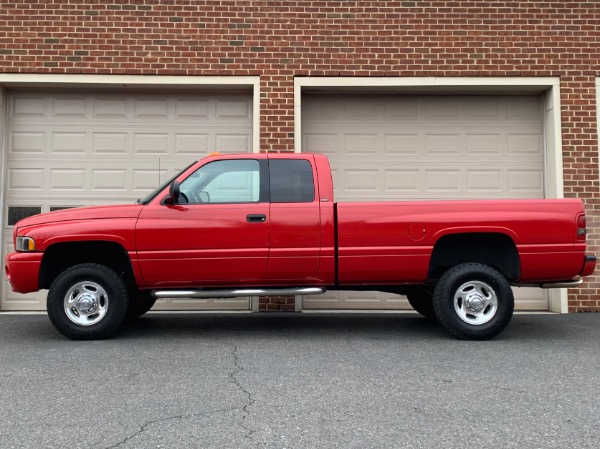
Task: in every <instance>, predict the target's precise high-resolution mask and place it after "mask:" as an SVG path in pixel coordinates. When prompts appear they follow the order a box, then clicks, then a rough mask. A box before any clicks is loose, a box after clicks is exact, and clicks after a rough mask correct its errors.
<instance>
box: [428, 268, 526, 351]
mask: <svg viewBox="0 0 600 449" xmlns="http://www.w3.org/2000/svg"><path fill="white" fill-rule="evenodd" d="M433 309H434V312H435V315H436V317H437V319H438V321H439V322H440V324H441V325H442V326H444V327H445V328H446V329H447V330H448V331H449V332H450V333H451V334H452V335H454V336H455V337H457V338H460V339H463V340H487V339H490V338H492V337H495V336H496V335H498V334H499V333H500V332H502V330H504V328H505V327H506V326H507V325H508V323H509V322H510V319H511V318H512V314H513V309H514V297H513V293H512V289H511V288H510V284H509V283H508V281H507V280H506V278H505V277H504V276H503V275H502V273H500V272H499V271H498V270H496V269H494V268H492V267H490V266H487V265H483V264H478V263H465V264H461V265H457V266H455V267H453V268H451V269H450V270H448V271H447V272H446V273H444V274H443V275H442V277H441V278H440V279H439V281H438V283H437V285H436V287H435V290H434V292H433Z"/></svg>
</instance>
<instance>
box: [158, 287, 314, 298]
mask: <svg viewBox="0 0 600 449" xmlns="http://www.w3.org/2000/svg"><path fill="white" fill-rule="evenodd" d="M325 291H326V289H325V288H323V287H301V288H243V289H232V290H154V291H153V292H152V296H153V297H155V298H157V299H161V298H238V297H240V296H293V295H321V294H323V293H325Z"/></svg>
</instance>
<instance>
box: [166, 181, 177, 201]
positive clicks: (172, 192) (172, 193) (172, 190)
mask: <svg viewBox="0 0 600 449" xmlns="http://www.w3.org/2000/svg"><path fill="white" fill-rule="evenodd" d="M179 185H180V184H179V181H173V182H172V183H171V185H170V186H169V196H168V197H166V198H165V204H177V203H179V194H180V190H179Z"/></svg>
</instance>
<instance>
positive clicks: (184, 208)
mask: <svg viewBox="0 0 600 449" xmlns="http://www.w3.org/2000/svg"><path fill="white" fill-rule="evenodd" d="M230 159H256V160H259V161H265V160H274V159H301V160H306V161H309V162H310V164H311V166H312V170H313V177H314V180H315V197H314V201H312V202H304V203H270V202H269V201H262V202H254V203H242V204H180V205H168V204H165V202H164V200H165V198H166V197H167V196H168V191H169V189H168V187H167V188H165V189H164V190H163V191H162V192H160V193H159V194H158V195H157V196H156V197H155V198H154V199H152V200H151V201H150V202H149V203H147V204H145V205H141V204H136V205H129V206H106V207H93V208H82V209H72V210H64V211H59V212H52V213H48V214H41V215H37V216H33V217H30V218H27V219H25V220H22V221H20V222H19V223H17V225H16V226H15V231H14V234H15V238H16V237H17V236H27V237H31V238H33V239H34V241H35V244H36V252H33V253H24V252H15V253H11V254H9V255H8V256H7V258H6V266H5V270H6V272H7V275H8V278H9V281H10V283H11V285H12V288H13V290H14V291H16V292H21V293H27V292H32V291H37V290H38V289H39V275H40V273H39V272H40V265H41V262H42V258H43V255H44V251H45V250H46V249H47V248H49V247H50V246H52V245H55V244H60V243H64V242H80V241H94V242H112V243H114V244H118V245H121V246H122V248H123V249H124V250H125V252H126V254H127V255H128V256H129V258H130V260H131V264H132V271H133V274H134V277H135V280H136V283H137V285H138V287H140V288H142V289H152V288H159V287H160V288H161V289H164V288H177V287H183V286H187V287H238V286H263V287H267V286H302V285H313V286H326V287H328V288H332V289H335V288H344V287H348V286H361V287H362V286H384V285H401V284H419V283H423V282H425V280H426V279H427V276H428V272H429V269H430V262H431V257H432V252H433V250H434V247H435V245H436V244H437V243H438V242H439V240H440V238H442V237H444V236H449V235H460V234H474V233H475V234H481V233H488V234H494V235H497V234H502V235H505V236H507V237H508V238H510V240H512V242H514V245H515V246H516V248H517V251H518V257H519V262H520V273H519V278H518V282H521V283H542V282H554V281H568V280H571V279H573V278H576V277H577V276H585V275H589V274H591V273H592V272H593V270H594V268H595V261H592V260H587V261H586V254H585V249H586V247H585V236H582V235H578V232H577V231H578V220H580V222H579V223H580V227H581V223H583V222H584V220H583V218H579V217H581V216H582V215H583V214H584V208H583V204H582V203H581V201H579V200H576V199H560V200H490V201H430V202H372V203H338V204H335V203H334V201H333V184H332V180H331V171H330V168H329V163H328V161H327V159H326V158H325V156H322V155H312V154H247V155H231V156H213V157H209V158H206V159H203V160H201V161H199V162H198V163H196V164H195V165H193V166H192V167H190V168H189V169H187V170H186V171H184V172H183V173H181V174H180V175H179V176H178V177H177V180H178V181H183V180H185V179H186V178H188V176H190V174H191V173H193V172H194V171H195V170H197V169H198V168H199V167H201V166H202V165H203V164H206V163H208V162H214V161H217V160H230ZM250 214H252V215H264V217H265V220H264V221H263V222H250V221H248V219H247V216H248V215H250ZM582 220H583V221H582ZM336 245H337V246H336Z"/></svg>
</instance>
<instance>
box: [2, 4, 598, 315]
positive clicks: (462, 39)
mask: <svg viewBox="0 0 600 449" xmlns="http://www.w3.org/2000/svg"><path fill="white" fill-rule="evenodd" d="M599 41H600V4H599V3H598V2H592V1H590V2H577V1H569V2H535V1H522V2H518V1H483V0H479V1H254V0H253V1H196V0H189V1H164V0H160V1H159V0H133V1H130V0H128V1H117V0H115V1H99V0H97V1H93V0H69V1H58V0H35V1H30V0H22V1H15V2H1V3H0V72H21V73H32V72H34V73H86V74H92V73H93V74H148V75H150V74H152V75H260V76H261V92H262V98H261V123H260V125H261V126H260V129H261V139H260V143H261V149H262V150H265V151H290V150H292V149H293V145H294V135H293V132H294V123H293V78H294V76H440V77H444V76H453V77H456V76H528V77H532V76H554V77H560V78H561V102H562V132H563V149H564V159H563V161H564V173H565V178H564V185H565V193H566V196H569V197H573V196H577V197H580V198H582V199H583V200H584V201H585V202H586V206H587V209H588V215H589V220H588V221H589V225H590V226H589V227H590V228H591V229H590V233H589V239H588V241H589V243H590V249H591V251H594V252H598V249H599V245H600V216H599V215H600V203H599V200H600V198H599V186H598V138H597V128H596V97H595V77H597V76H600V52H599V51H598V48H599V47H600V42H599ZM599 288H600V280H599V279H598V278H597V277H592V278H591V281H590V282H588V283H587V284H586V285H585V286H584V287H583V288H580V289H577V290H572V291H571V293H570V296H569V301H570V302H569V308H570V310H572V311H584V310H595V311H600V295H599ZM275 301H280V300H279V299H277V300H275ZM270 304H271V303H270ZM282 305H286V303H285V302H284V304H282ZM265 306H266V303H265ZM287 306H289V302H288V303H287ZM270 307H274V304H271V305H270Z"/></svg>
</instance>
